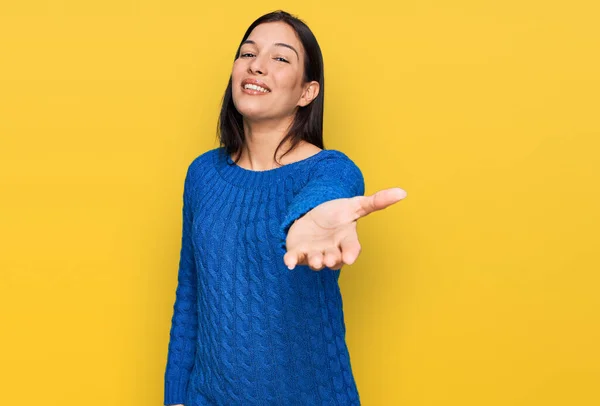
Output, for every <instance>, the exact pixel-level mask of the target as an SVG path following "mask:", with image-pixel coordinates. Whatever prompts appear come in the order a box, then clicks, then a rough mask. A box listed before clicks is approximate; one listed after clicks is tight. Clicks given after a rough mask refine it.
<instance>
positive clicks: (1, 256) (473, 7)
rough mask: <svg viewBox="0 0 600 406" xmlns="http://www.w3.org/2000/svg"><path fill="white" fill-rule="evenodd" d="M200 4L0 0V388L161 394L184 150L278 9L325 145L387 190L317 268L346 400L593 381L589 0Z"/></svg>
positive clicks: (593, 42)
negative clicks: (322, 84)
mask: <svg viewBox="0 0 600 406" xmlns="http://www.w3.org/2000/svg"><path fill="white" fill-rule="evenodd" d="M218 3H219V4H221V5H222V6H221V7H219V6H215V5H214V4H207V3H205V2H201V1H177V2H172V1H171V2H167V1H164V0H163V1H154V0H153V1H146V2H142V1H122V0H121V1H114V0H113V1H96V2H89V1H74V0H71V1H52V2H46V1H32V2H19V1H12V2H3V3H2V5H1V6H0V38H1V40H0V55H1V57H0V60H1V62H0V188H1V193H2V195H1V198H0V230H1V234H0V235H1V237H0V238H1V240H0V269H1V273H0V308H1V309H2V310H1V319H0V322H1V326H2V332H1V334H0V340H1V341H0V354H1V357H0V365H2V367H1V368H0V382H2V385H1V386H2V388H3V389H2V402H1V403H2V404H3V405H17V404H18V405H62V406H64V405H82V404H85V405H89V406H92V405H144V406H145V405H161V404H162V397H163V374H164V366H165V360H166V351H167V344H168V333H169V327H170V318H171V315H172V310H173V307H172V306H173V300H174V297H175V296H174V294H175V287H176V272H177V263H178V254H179V244H180V235H181V234H180V233H181V228H180V227H181V194H182V187H183V179H184V175H185V170H186V168H187V165H188V164H189V163H190V162H191V160H192V159H193V158H195V157H196V156H198V155H199V154H201V153H203V152H204V151H206V150H208V149H210V148H214V147H216V146H217V143H216V141H215V128H216V120H217V114H218V111H219V103H220V100H221V97H222V95H223V92H224V90H225V87H226V84H227V80H228V77H229V74H230V69H231V64H232V62H233V56H234V53H235V50H236V47H237V45H238V43H239V41H240V40H241V38H242V35H243V33H244V31H245V29H246V28H247V27H248V26H249V25H250V23H251V22H252V21H253V20H254V19H255V18H257V17H258V16H260V15H262V14H264V13H266V12H269V11H272V10H275V9H279V8H283V9H284V10H286V11H289V12H292V13H293V14H297V15H298V16H299V17H300V18H302V19H304V20H305V21H306V22H307V23H308V25H309V26H310V27H311V28H312V30H313V31H314V33H315V35H316V36H317V39H318V40H319V42H320V44H321V47H322V51H323V54H324V59H325V72H326V108H325V135H324V139H325V146H326V148H329V149H338V150H341V151H343V152H345V153H347V154H348V155H349V156H350V157H351V158H352V159H353V160H354V161H355V162H356V163H357V164H358V165H359V167H360V168H361V169H362V171H363V174H364V176H365V180H366V189H367V194H371V193H374V192H376V191H377V190H380V189H383V188H387V187H394V186H398V187H402V188H404V189H405V190H406V191H407V192H408V197H407V199H406V200H404V201H402V202H400V203H398V204H397V205H394V206H392V207H390V208H388V209H386V210H384V211H382V212H378V213H374V214H372V215H370V216H368V217H366V218H364V219H361V220H359V227H358V229H359V234H360V238H361V243H362V247H363V251H362V253H361V255H360V257H359V258H358V260H357V262H356V263H355V264H354V265H352V266H346V267H345V268H344V270H343V271H342V276H341V278H340V284H341V287H342V292H343V297H344V310H345V314H346V324H347V328H348V332H347V340H348V345H349V347H350V353H351V360H352V364H353V367H354V373H355V377H356V380H357V384H358V387H359V392H360V395H361V399H362V400H363V404H364V405H366V406H375V405H402V406H429V405H436V406H437V405H460V406H467V405H469V406H471V405H473V406H482V405H486V406H487V405H499V406H506V405H519V406H530V405H544V406H548V405H561V406H563V405H576V406H588V405H589V406H591V405H598V404H600V391H599V390H598V382H599V381H600V366H599V365H600V351H599V349H598V343H599V342H600V316H599V310H600V299H599V294H598V292H599V283H598V282H599V279H600V278H599V276H598V272H599V270H600V261H599V259H598V256H599V249H598V246H599V237H598V228H599V226H600V221H599V215H598V208H599V204H600V199H599V192H598V187H599V185H600V179H599V176H598V175H599V174H600V164H599V159H598V155H599V153H600V148H599V147H600V142H599V137H600V120H599V112H600V98H599V96H598V95H599V94H600V74H599V72H600V58H599V52H598V50H599V49H600V28H599V27H600V26H599V25H598V19H599V17H600V13H599V11H600V10H599V6H598V5H597V3H596V2H593V1H587V2H586V1H581V0H574V1H570V2H546V1H528V2H520V1H516V0H509V1H503V2H499V1H498V2H482V1H465V0H463V1H460V0H459V1H453V2H448V1H441V0H437V1H414V2H400V3H399V2H395V1H388V2H382V1H370V2H367V3H365V2H358V1H356V2H326V3H321V2H318V1H316V0H313V1H302V2H287V3H286V2H274V1H264V2H259V3H257V2H241V1H239V2H218ZM561 3H562V4H561Z"/></svg>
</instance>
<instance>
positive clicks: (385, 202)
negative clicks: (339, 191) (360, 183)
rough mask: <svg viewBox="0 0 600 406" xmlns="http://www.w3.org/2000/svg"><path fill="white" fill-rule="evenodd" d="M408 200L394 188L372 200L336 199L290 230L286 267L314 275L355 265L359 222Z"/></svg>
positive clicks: (372, 197) (320, 206) (295, 223)
mask: <svg viewBox="0 0 600 406" xmlns="http://www.w3.org/2000/svg"><path fill="white" fill-rule="evenodd" d="M405 197H406V192H405V191H404V190H403V189H400V188H390V189H383V190H380V191H378V192H377V193H374V194H372V195H369V196H355V197H351V198H343V199H334V200H330V201H327V202H325V203H322V204H320V205H318V206H316V207H315V208H314V209H312V210H310V211H309V212H307V213H306V214H305V215H304V216H302V217H300V218H299V219H298V220H296V221H295V222H294V223H293V224H292V226H291V227H290V229H289V231H288V234H287V238H286V241H285V242H286V249H287V252H286V253H285V255H284V256H283V261H284V263H285V264H286V266H287V267H288V268H290V269H294V267H295V266H296V265H308V266H309V267H310V268H311V269H312V270H314V271H320V270H321V269H323V268H324V267H328V268H330V269H334V270H337V269H340V268H341V267H342V266H343V265H344V264H349V265H350V264H352V263H354V261H356V258H357V257H358V255H359V254H360V250H361V246H360V243H359V241H358V234H357V231H356V221H357V220H358V219H359V218H361V217H365V216H367V215H368V214H370V213H373V212H374V211H377V210H383V209H385V208H386V207H388V206H390V205H392V204H394V203H397V202H399V201H400V200H402V199H404V198H405Z"/></svg>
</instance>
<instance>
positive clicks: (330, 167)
mask: <svg viewBox="0 0 600 406" xmlns="http://www.w3.org/2000/svg"><path fill="white" fill-rule="evenodd" d="M320 179H322V180H324V181H327V182H333V183H338V184H345V185H346V186H348V187H350V188H351V189H352V190H354V191H355V194H359V195H362V194H364V188H365V180H364V176H363V173H362V171H361V169H360V168H359V166H358V164H357V163H356V162H355V161H354V160H353V159H352V158H351V157H350V156H349V155H348V154H346V153H344V152H342V151H338V150H335V149H325V150H323V151H322V152H320V153H319V154H318V156H317V159H315V161H314V163H313V165H312V166H311V168H310V174H309V182H310V181H311V180H313V181H317V180H320Z"/></svg>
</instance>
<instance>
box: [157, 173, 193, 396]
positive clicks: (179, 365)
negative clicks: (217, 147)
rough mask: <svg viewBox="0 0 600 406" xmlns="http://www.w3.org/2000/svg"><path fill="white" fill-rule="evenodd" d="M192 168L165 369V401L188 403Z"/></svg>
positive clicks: (185, 194)
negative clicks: (186, 399)
mask: <svg viewBox="0 0 600 406" xmlns="http://www.w3.org/2000/svg"><path fill="white" fill-rule="evenodd" d="M191 168H192V165H190V167H188V171H187V174H186V177H185V182H184V191H183V210H182V212H183V222H182V225H183V229H182V236H181V251H180V257H179V268H178V274H177V281H178V282H177V289H176V292H175V303H174V305H173V316H172V318H171V329H170V334H169V346H168V354H167V363H166V370H165V382H164V404H165V405H172V404H179V403H184V401H185V398H186V394H187V387H188V381H189V378H190V374H191V371H192V368H193V366H194V358H195V354H196V339H197V334H198V333H197V330H198V310H197V306H196V303H197V275H196V263H195V260H194V250H193V244H192V199H191V196H192V187H191V183H192V171H191Z"/></svg>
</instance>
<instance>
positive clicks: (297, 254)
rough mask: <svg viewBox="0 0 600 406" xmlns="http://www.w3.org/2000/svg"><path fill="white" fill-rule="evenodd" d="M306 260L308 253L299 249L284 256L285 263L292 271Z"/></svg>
mask: <svg viewBox="0 0 600 406" xmlns="http://www.w3.org/2000/svg"><path fill="white" fill-rule="evenodd" d="M305 260H306V252H305V251H303V250H302V249H300V248H298V249H295V250H292V251H288V252H286V253H285V255H284V256H283V262H284V263H285V265H286V266H287V267H288V268H289V269H290V270H291V269H294V268H295V267H296V265H298V264H302V262H304V261H305Z"/></svg>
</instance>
